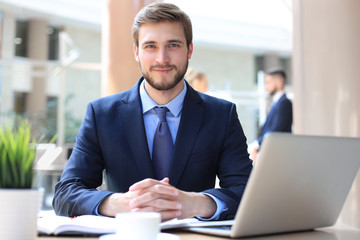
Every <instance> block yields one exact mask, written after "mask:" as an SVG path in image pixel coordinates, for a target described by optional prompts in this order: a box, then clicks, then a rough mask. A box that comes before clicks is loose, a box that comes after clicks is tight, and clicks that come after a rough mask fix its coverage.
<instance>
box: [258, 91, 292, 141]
mask: <svg viewBox="0 0 360 240" xmlns="http://www.w3.org/2000/svg"><path fill="white" fill-rule="evenodd" d="M291 126H292V103H291V101H290V100H289V99H288V98H287V97H286V94H284V95H282V96H281V97H280V99H279V100H278V101H277V102H276V103H275V104H274V105H273V106H271V108H270V112H269V114H268V115H267V117H266V121H265V123H264V126H263V127H262V129H261V133H260V136H259V138H258V142H259V145H261V143H262V141H263V138H264V137H265V136H266V134H267V133H270V132H291Z"/></svg>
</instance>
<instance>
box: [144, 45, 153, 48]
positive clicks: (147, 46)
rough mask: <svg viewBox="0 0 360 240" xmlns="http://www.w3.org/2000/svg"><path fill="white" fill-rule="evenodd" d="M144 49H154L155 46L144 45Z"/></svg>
mask: <svg viewBox="0 0 360 240" xmlns="http://www.w3.org/2000/svg"><path fill="white" fill-rule="evenodd" d="M145 48H155V45H146V46H145Z"/></svg>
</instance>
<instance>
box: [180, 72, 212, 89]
mask: <svg viewBox="0 0 360 240" xmlns="http://www.w3.org/2000/svg"><path fill="white" fill-rule="evenodd" d="M185 79H186V81H187V82H188V83H189V84H190V86H191V87H192V88H193V89H195V90H196V91H198V92H201V93H206V92H207V90H208V80H207V76H206V75H205V73H202V72H197V71H195V70H194V69H192V68H189V69H188V71H187V72H186V74H185Z"/></svg>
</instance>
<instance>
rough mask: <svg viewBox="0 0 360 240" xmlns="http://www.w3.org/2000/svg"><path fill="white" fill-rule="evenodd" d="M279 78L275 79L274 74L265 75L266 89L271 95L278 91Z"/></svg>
mask: <svg viewBox="0 0 360 240" xmlns="http://www.w3.org/2000/svg"><path fill="white" fill-rule="evenodd" d="M277 80H278V79H275V77H274V76H271V75H266V76H265V89H266V91H267V92H268V93H270V94H271V95H273V94H275V93H276V92H277V91H278V89H277Z"/></svg>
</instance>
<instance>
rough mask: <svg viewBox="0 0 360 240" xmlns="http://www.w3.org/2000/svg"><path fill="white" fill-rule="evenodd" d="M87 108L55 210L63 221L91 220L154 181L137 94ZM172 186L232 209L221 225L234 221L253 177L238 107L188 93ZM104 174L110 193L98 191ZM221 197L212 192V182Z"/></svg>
mask: <svg viewBox="0 0 360 240" xmlns="http://www.w3.org/2000/svg"><path fill="white" fill-rule="evenodd" d="M142 80H143V78H141V79H140V80H139V82H138V83H137V85H136V86H135V87H133V88H132V89H130V90H128V91H125V92H122V93H118V94H115V95H112V96H108V97H104V98H100V99H98V100H95V101H92V102H90V103H89V104H88V106H87V109H86V114H85V118H84V121H83V123H82V126H81V128H80V130H79V134H78V136H77V140H76V145H75V147H74V150H73V152H72V155H71V157H70V159H69V162H68V163H67V165H66V167H65V169H64V172H63V174H62V176H61V179H60V181H59V182H58V183H57V184H56V187H55V196H54V200H53V206H54V209H55V212H56V213H57V214H58V215H65V216H76V215H83V214H94V211H95V209H96V207H97V206H98V204H99V203H100V202H101V201H102V200H103V199H104V198H105V197H106V196H107V195H109V194H111V193H113V192H127V191H128V189H129V187H130V186H131V185H132V184H134V183H136V182H138V181H140V180H143V179H145V178H154V177H155V176H154V171H153V168H152V164H151V158H150V154H149V150H148V144H147V139H146V135H145V134H146V133H145V127H144V121H143V114H142V105H141V100H140V95H139V86H140V83H141V81H142ZM187 87H188V90H187V93H186V96H185V99H184V104H183V109H182V115H181V120H180V125H179V129H178V133H177V136H176V141H175V145H174V157H173V159H172V165H171V167H170V172H169V179H170V184H171V185H172V186H174V187H176V188H178V189H180V190H184V191H195V192H206V193H209V194H212V195H213V196H215V197H217V198H218V199H220V200H221V201H223V202H224V203H226V205H227V209H226V210H225V211H224V212H223V213H222V214H221V215H220V219H228V218H233V217H234V215H235V213H236V210H237V208H238V205H239V202H240V199H241V197H242V194H243V191H244V188H245V186H246V183H247V180H248V177H249V174H250V172H251V169H252V164H251V160H250V159H249V155H248V152H247V144H246V138H245V136H244V133H243V130H242V128H241V125H240V122H239V120H238V116H237V113H236V109H235V105H234V104H233V103H230V102H227V101H224V100H220V99H216V98H213V97H210V96H207V95H205V94H200V93H198V92H196V91H195V90H193V89H192V88H191V87H190V86H189V85H187ZM103 170H105V171H106V174H105V175H106V180H107V181H106V184H107V188H108V191H98V190H96V188H97V187H98V186H100V185H101V183H102V176H103ZM216 175H218V177H219V179H220V186H221V187H222V188H221V189H214V185H215V177H216Z"/></svg>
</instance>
